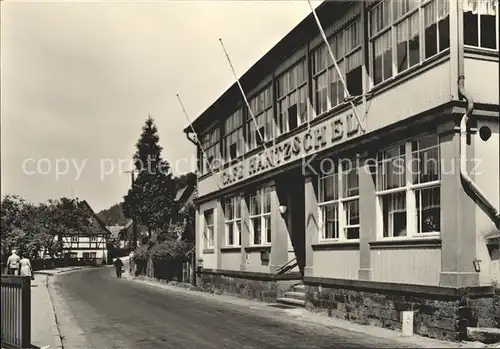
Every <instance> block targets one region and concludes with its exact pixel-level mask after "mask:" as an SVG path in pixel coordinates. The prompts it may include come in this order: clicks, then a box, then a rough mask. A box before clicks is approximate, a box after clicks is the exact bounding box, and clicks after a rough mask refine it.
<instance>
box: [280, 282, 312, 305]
mask: <svg viewBox="0 0 500 349" xmlns="http://www.w3.org/2000/svg"><path fill="white" fill-rule="evenodd" d="M305 291H306V287H305V286H304V285H302V284H297V285H294V286H293V291H288V292H285V297H281V298H278V299H277V302H278V303H281V304H285V305H290V306H294V307H302V308H304V307H305V306H306V292H305Z"/></svg>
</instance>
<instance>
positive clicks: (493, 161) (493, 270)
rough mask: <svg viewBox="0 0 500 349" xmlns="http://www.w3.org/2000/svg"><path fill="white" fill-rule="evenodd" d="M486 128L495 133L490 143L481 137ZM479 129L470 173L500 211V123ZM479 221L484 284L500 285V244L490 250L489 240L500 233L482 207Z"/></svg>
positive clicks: (480, 123) (477, 213) (480, 124)
mask: <svg viewBox="0 0 500 349" xmlns="http://www.w3.org/2000/svg"><path fill="white" fill-rule="evenodd" d="M483 127H487V128H489V129H490V130H491V137H490V138H489V139H488V140H486V141H484V140H482V139H481V137H480V132H479V131H480V130H481V129H482V128H483ZM477 129H478V132H477V133H476V134H475V135H474V136H473V142H474V143H473V144H474V148H475V154H474V155H475V157H474V158H475V159H476V161H475V165H476V166H475V167H476V168H475V169H474V170H473V171H471V172H469V173H470V175H471V177H472V178H473V180H474V182H475V183H476V184H477V186H478V187H479V189H480V190H481V191H482V192H483V193H484V194H485V196H486V197H487V198H488V200H490V201H491V203H492V204H493V205H494V206H495V207H496V208H497V209H500V164H499V159H500V154H499V151H500V136H499V123H498V121H495V120H491V119H487V120H480V121H478V123H477ZM475 221H476V258H477V259H478V260H480V261H481V263H480V266H481V271H480V273H479V278H480V284H481V285H489V284H491V283H492V282H493V281H496V282H500V278H499V277H500V264H499V263H500V260H499V258H500V257H499V252H498V251H499V249H500V243H498V242H496V243H494V244H493V243H490V244H489V246H488V242H489V240H488V238H491V237H493V236H499V235H500V231H499V230H498V229H497V228H496V227H495V225H494V224H493V222H492V221H491V219H490V218H489V217H488V216H487V215H486V214H485V212H484V211H483V209H482V208H481V207H480V206H479V205H477V206H476V209H475ZM497 241H498V240H497Z"/></svg>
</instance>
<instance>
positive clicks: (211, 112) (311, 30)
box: [184, 0, 354, 133]
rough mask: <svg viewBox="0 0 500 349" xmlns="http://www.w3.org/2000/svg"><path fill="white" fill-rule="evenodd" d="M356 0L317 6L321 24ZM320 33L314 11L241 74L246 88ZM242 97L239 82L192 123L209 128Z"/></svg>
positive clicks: (330, 1) (328, 22)
mask: <svg viewBox="0 0 500 349" xmlns="http://www.w3.org/2000/svg"><path fill="white" fill-rule="evenodd" d="M353 2H354V1H346V0H326V1H324V2H323V3H321V4H320V5H319V6H318V7H317V8H316V10H315V11H316V14H317V16H318V18H319V20H320V22H321V25H322V26H323V27H328V26H330V25H331V24H333V23H334V21H335V20H337V19H338V18H339V17H340V16H342V15H343V14H344V12H345V10H347V8H348V7H349V5H351V3H353ZM318 34H319V30H318V27H317V24H316V21H315V19H314V16H313V15H312V13H311V14H309V15H308V16H307V17H306V18H304V19H303V20H302V21H301V22H300V23H299V24H298V25H297V26H295V28H293V29H292V30H291V31H290V32H289V33H288V34H287V35H286V36H285V37H284V38H283V39H281V40H280V41H279V42H278V43H277V44H276V45H275V46H274V47H273V48H271V49H270V50H269V51H268V52H267V53H266V54H265V55H264V56H263V57H262V58H260V59H259V60H258V61H257V62H256V63H255V64H254V65H253V66H252V67H250V69H248V70H247V71H246V72H245V73H244V74H243V75H242V76H241V77H240V79H239V80H240V83H241V85H242V87H243V90H244V91H250V90H252V89H253V88H255V87H256V86H257V85H258V84H259V82H260V81H261V80H262V79H264V78H265V77H266V76H268V75H270V74H271V73H272V72H273V71H274V69H275V68H276V66H277V64H278V63H279V62H281V61H283V60H284V59H286V58H287V57H289V56H290V54H291V53H293V52H295V51H296V50H297V49H299V48H301V47H303V46H305V45H307V44H308V43H309V42H310V41H311V40H312V39H313V38H314V37H316V36H317V35H318ZM241 99H242V97H241V92H240V90H239V87H238V84H237V83H236V82H235V83H234V84H233V85H232V86H231V87H230V88H229V89H227V90H226V91H225V92H224V93H223V94H222V95H221V96H220V97H219V98H218V99H217V100H216V101H215V102H214V103H212V105H211V106H209V107H208V109H206V110H205V111H204V112H203V113H201V115H199V116H198V117H197V118H196V119H195V120H194V121H193V123H192V125H193V128H194V129H195V131H196V133H200V132H202V131H204V130H206V129H207V128H208V127H209V126H210V125H211V124H212V123H213V122H214V121H216V120H217V119H218V118H220V117H221V115H222V116H223V115H226V114H228V108H233V107H234V108H236V107H237V105H238V103H239V102H240V101H241ZM184 132H185V133H190V132H192V130H191V126H190V125H188V126H187V127H186V128H185V129H184Z"/></svg>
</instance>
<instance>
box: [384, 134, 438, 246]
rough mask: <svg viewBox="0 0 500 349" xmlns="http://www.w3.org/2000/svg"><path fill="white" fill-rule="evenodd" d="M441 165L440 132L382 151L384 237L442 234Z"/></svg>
mask: <svg viewBox="0 0 500 349" xmlns="http://www.w3.org/2000/svg"><path fill="white" fill-rule="evenodd" d="M440 168H441V167H440V155H439V140H438V137H437V136H436V135H430V136H425V137H421V138H419V139H416V140H413V141H410V142H403V143H400V144H397V145H394V146H392V147H390V148H387V149H385V150H383V151H381V152H380V153H379V156H378V166H377V176H376V177H377V198H378V205H379V206H378V207H379V212H380V213H381V216H382V221H381V222H380V224H379V227H380V228H381V230H382V234H381V235H382V237H384V238H389V237H412V236H413V237H414V236H419V235H422V234H426V233H439V231H440V224H441V223H440V219H441V216H440Z"/></svg>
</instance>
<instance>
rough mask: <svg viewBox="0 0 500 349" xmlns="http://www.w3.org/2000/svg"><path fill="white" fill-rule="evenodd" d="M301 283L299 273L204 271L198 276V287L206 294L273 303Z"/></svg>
mask: <svg viewBox="0 0 500 349" xmlns="http://www.w3.org/2000/svg"><path fill="white" fill-rule="evenodd" d="M300 281H301V275H300V274H299V273H290V274H286V275H273V274H266V273H252V272H242V271H231V270H207V269H204V270H203V271H202V272H201V274H198V276H197V281H196V285H197V287H198V289H199V290H200V291H204V292H210V293H216V294H226V295H230V296H236V297H241V298H246V299H255V300H259V301H262V302H270V303H273V302H276V300H277V299H278V298H280V297H283V295H284V293H285V292H286V291H288V290H290V288H291V287H292V286H293V285H294V284H297V283H298V282H300Z"/></svg>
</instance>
